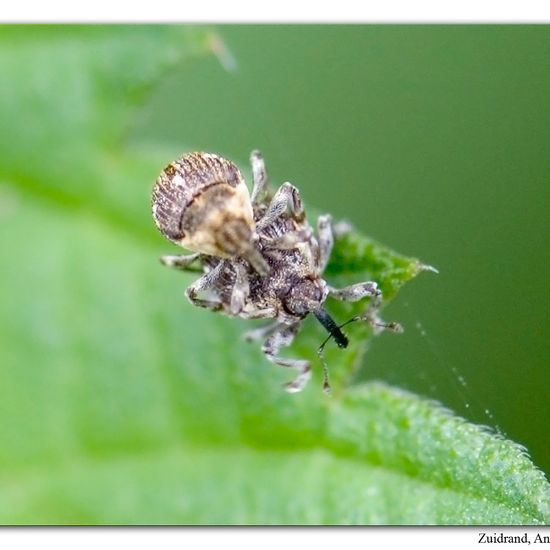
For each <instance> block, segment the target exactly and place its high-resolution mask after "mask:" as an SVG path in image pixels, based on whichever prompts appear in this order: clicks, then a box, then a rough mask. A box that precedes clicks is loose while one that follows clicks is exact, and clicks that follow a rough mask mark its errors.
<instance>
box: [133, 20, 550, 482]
mask: <svg viewBox="0 0 550 550" xmlns="http://www.w3.org/2000/svg"><path fill="white" fill-rule="evenodd" d="M219 30H220V34H221V36H222V37H223V39H224V41H225V43H226V46H227V47H228V48H229V50H230V51H231V52H232V54H233V56H234V58H235V60H236V64H237V67H236V69H235V70H234V71H233V72H229V71H227V70H224V68H223V67H222V66H221V64H220V63H219V62H218V61H217V60H216V59H215V58H211V59H209V60H200V61H197V62H195V63H193V64H191V65H188V66H186V67H185V68H184V69H182V70H181V71H179V72H175V73H174V74H172V75H171V77H170V78H169V79H167V80H166V81H165V82H163V84H162V85H161V86H160V88H159V89H157V90H156V91H155V93H154V95H153V97H152V98H151V100H150V102H149V104H148V106H147V110H146V112H145V114H144V115H143V120H142V121H141V123H140V124H139V127H138V128H137V129H136V135H143V134H144V135H154V136H159V137H161V138H165V139H166V140H167V141H170V142H171V143H177V142H178V140H181V142H182V143H184V144H185V145H186V146H191V147H192V148H194V149H204V150H208V151H215V152H221V153H223V154H225V155H227V156H229V157H230V158H233V159H237V160H240V161H241V163H245V162H246V158H247V155H248V152H249V151H250V150H251V149H253V148H259V149H261V150H262V151H263V152H264V155H265V157H266V159H267V162H268V167H269V169H270V172H271V174H272V176H273V177H274V179H275V180H276V181H279V182H282V181H285V180H290V181H292V182H293V183H294V184H295V185H297V186H298V187H299V188H300V189H301V190H302V193H303V196H304V199H305V201H306V202H307V203H310V204H314V205H315V206H316V207H317V208H319V209H321V210H322V211H328V212H331V213H332V214H333V215H334V216H336V217H342V218H347V219H349V220H351V221H353V223H354V224H355V225H356V226H357V227H358V228H360V229H361V230H362V231H364V232H366V233H367V234H369V235H371V236H373V237H375V238H377V239H378V240H380V241H381V242H384V243H386V244H388V245H389V246H391V247H393V248H395V249H396V250H399V251H401V252H404V253H407V254H410V255H413V256H416V257H418V258H421V259H422V260H424V261H425V262H426V263H429V264H432V265H434V266H436V267H437V268H438V269H439V271H440V273H439V275H437V276H423V277H420V278H419V279H418V280H416V281H415V282H413V283H412V284H410V285H409V286H407V288H405V289H404V291H403V293H402V294H400V296H399V297H398V299H397V300H395V301H394V302H393V303H392V304H391V306H390V307H389V308H388V313H387V314H386V317H388V318H389V317H391V318H392V319H398V320H399V321H401V322H402V323H403V324H404V326H405V328H406V333H405V334H404V335H402V336H401V337H399V338H381V339H378V340H377V341H375V342H374V343H373V345H372V347H371V348H372V349H371V350H370V352H369V354H368V357H367V358H366V360H365V368H364V371H363V376H364V377H365V378H368V379H372V378H375V379H381V380H384V381H387V382H389V383H391V384H395V385H398V386H401V387H404V388H407V389H409V390H412V391H414V392H417V393H419V394H422V395H425V396H428V397H432V398H435V399H438V400H440V401H441V402H442V403H444V404H445V405H447V406H449V407H450V408H452V409H453V410H454V411H455V412H457V413H458V414H460V415H462V416H464V417H465V418H467V419H470V420H473V421H475V422H477V423H482V424H487V425H489V426H493V427H495V426H497V427H498V429H499V430H501V431H502V432H503V433H504V434H505V435H506V436H508V437H510V438H511V439H513V440H515V441H518V442H520V443H522V444H523V445H525V446H526V447H527V448H528V449H529V452H530V453H531V455H532V457H533V459H534V462H535V463H536V464H538V465H539V466H540V467H541V468H543V469H544V470H545V471H546V472H549V471H550V445H549V440H548V419H550V400H549V399H548V391H549V384H548V381H549V374H548V368H549V367H550V348H549V338H548V327H549V326H550V315H549V312H550V300H549V296H550V293H549V291H548V267H549V263H548V260H549V250H550V248H549V242H548V238H549V236H550V235H549V225H550V221H549V220H550V100H549V98H550V28H549V27H548V26H484V25H480V26H444V25H439V26H424V25H420V26H409V25H404V26H401V25H399V26H397V25H388V26H384V25H367V26H351V27H350V26H329V27H326V26H307V27H304V26H225V27H220V28H219Z"/></svg>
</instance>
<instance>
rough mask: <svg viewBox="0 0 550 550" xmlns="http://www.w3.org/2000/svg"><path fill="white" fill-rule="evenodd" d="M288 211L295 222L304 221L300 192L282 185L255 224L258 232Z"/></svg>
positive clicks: (288, 184) (288, 185)
mask: <svg viewBox="0 0 550 550" xmlns="http://www.w3.org/2000/svg"><path fill="white" fill-rule="evenodd" d="M287 209H289V210H290V215H291V216H292V218H293V219H295V220H296V221H297V222H301V221H303V219H304V207H303V205H302V199H301V198H300V192H299V191H298V189H296V187H294V185H292V184H291V183H288V182H286V183H283V185H281V187H279V189H278V190H277V192H276V193H275V195H274V196H273V198H272V199H271V202H270V203H269V206H268V207H267V210H266V212H265V214H264V216H263V217H262V218H261V219H260V220H258V222H257V223H256V228H257V229H258V230H261V229H263V228H264V227H268V226H269V225H271V224H272V223H273V222H274V221H275V220H276V219H277V218H279V217H280V216H281V215H282V214H283V213H284V212H286V211H287Z"/></svg>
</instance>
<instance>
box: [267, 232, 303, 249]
mask: <svg viewBox="0 0 550 550" xmlns="http://www.w3.org/2000/svg"><path fill="white" fill-rule="evenodd" d="M311 237H312V234H311V230H310V229H309V227H301V228H300V229H298V230H297V231H290V232H289V233H285V234H284V235H281V236H280V237H276V238H274V239H271V240H268V239H265V241H264V247H266V248H268V249H269V248H274V249H276V250H290V249H292V248H296V247H297V246H298V245H299V244H301V243H307V242H309V241H311Z"/></svg>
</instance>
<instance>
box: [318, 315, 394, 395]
mask: <svg viewBox="0 0 550 550" xmlns="http://www.w3.org/2000/svg"><path fill="white" fill-rule="evenodd" d="M322 312H323V313H324V314H325V315H326V317H327V318H328V321H327V320H326V319H324V320H323V321H322V320H321V319H320V317H319V315H318V314H317V313H316V312H314V314H315V317H317V319H319V321H320V322H321V324H322V325H323V326H324V327H325V328H326V329H327V330H328V331H329V335H328V336H327V337H326V338H325V340H324V341H323V343H322V344H321V345H320V346H319V349H318V350H317V355H318V356H319V359H320V360H321V363H322V364H323V391H324V392H325V393H330V382H329V379H328V365H327V362H326V361H325V357H324V355H323V351H324V349H325V346H326V345H327V344H328V342H329V340H330V339H331V338H334V340H335V342H336V343H337V344H338V347H339V348H346V347H347V346H348V343H349V340H348V339H347V337H346V336H345V334H344V333H343V332H342V329H343V328H344V327H345V326H346V325H349V324H351V323H355V322H356V321H370V324H371V325H372V326H375V327H379V328H383V329H386V330H391V331H392V332H403V327H402V326H401V325H400V324H399V323H396V322H395V321H391V322H389V323H383V322H381V321H374V322H373V321H372V320H369V318H368V317H366V316H365V315H356V316H355V317H352V318H351V319H348V320H347V321H346V322H345V323H342V324H341V325H337V324H336V323H335V322H334V320H333V319H332V317H330V315H329V314H328V313H327V312H326V311H325V310H322ZM325 323H326V324H325ZM330 323H332V324H330ZM327 324H330V329H329V328H328V327H327ZM340 338H343V340H340ZM340 342H345V344H344V345H341V344H340Z"/></svg>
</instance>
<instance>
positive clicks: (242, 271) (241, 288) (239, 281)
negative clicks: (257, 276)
mask: <svg viewBox="0 0 550 550" xmlns="http://www.w3.org/2000/svg"><path fill="white" fill-rule="evenodd" d="M235 271H236V274H235V275H236V277H235V283H234V286H233V290H232V292H231V305H230V311H231V314H232V315H238V314H239V313H240V312H241V311H242V309H243V308H244V304H245V302H246V299H247V298H248V295H249V294H250V286H249V284H248V278H247V276H246V275H247V273H246V267H245V266H244V265H242V264H240V263H237V264H235Z"/></svg>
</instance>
